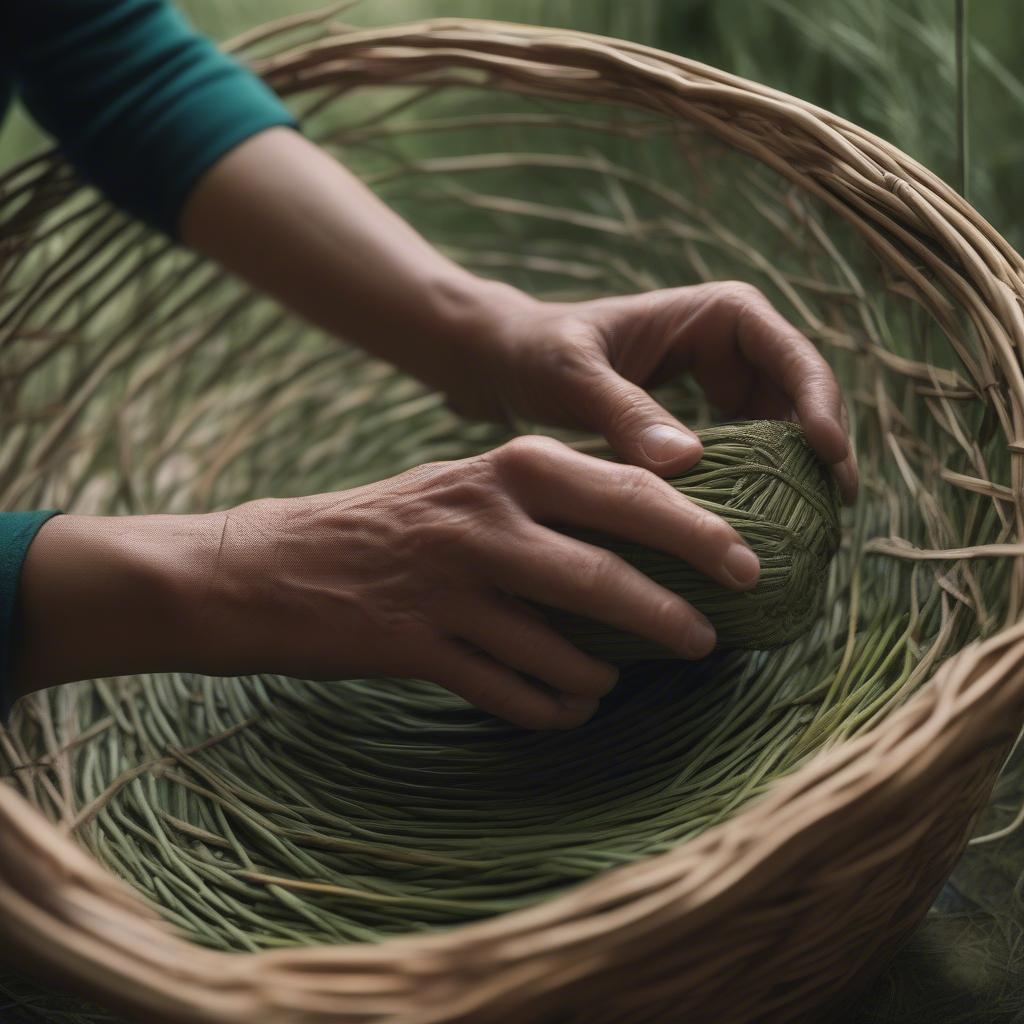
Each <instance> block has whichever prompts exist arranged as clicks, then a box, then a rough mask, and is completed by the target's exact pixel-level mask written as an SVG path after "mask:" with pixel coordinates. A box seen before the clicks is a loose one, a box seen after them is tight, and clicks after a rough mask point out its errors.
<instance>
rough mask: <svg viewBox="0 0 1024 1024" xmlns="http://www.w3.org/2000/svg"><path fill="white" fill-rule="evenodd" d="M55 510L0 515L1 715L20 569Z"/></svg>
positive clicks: (7, 695) (7, 701) (5, 699)
mask: <svg viewBox="0 0 1024 1024" xmlns="http://www.w3.org/2000/svg"><path fill="white" fill-rule="evenodd" d="M58 514H59V513H57V512H56V511H53V510H46V511H41V512H0V716H2V717H6V715H7V712H8V711H9V710H10V707H11V701H10V687H9V685H8V672H9V671H10V660H11V651H12V650H13V648H14V641H15V639H16V637H17V635H18V634H17V628H18V627H17V610H18V604H17V597H18V581H19V579H20V578H21V566H22V563H23V562H24V561H25V554H26V552H27V551H28V547H29V545H30V544H31V543H32V541H33V540H34V539H35V535H36V534H37V533H38V532H39V528H40V527H41V526H42V525H43V523H45V522H46V521H47V519H50V518H51V517H53V516H55V515H58Z"/></svg>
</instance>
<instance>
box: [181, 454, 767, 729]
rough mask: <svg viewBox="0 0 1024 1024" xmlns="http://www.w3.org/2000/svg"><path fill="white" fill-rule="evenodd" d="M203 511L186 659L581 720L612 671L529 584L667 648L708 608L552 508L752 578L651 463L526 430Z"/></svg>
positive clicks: (720, 524) (203, 668)
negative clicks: (315, 491)
mask: <svg viewBox="0 0 1024 1024" xmlns="http://www.w3.org/2000/svg"><path fill="white" fill-rule="evenodd" d="M218 515H219V516H220V517H222V520H221V522H220V524H219V537H218V538H217V540H216V543H215V544H211V545H210V548H211V551H213V550H214V549H215V550H216V554H215V557H213V558H212V559H211V563H212V564H211V568H210V570H209V573H208V576H207V579H206V581H205V582H204V583H203V584H202V591H200V592H201V593H203V595H204V596H203V599H202V600H201V601H198V600H197V601H193V603H192V608H191V612H190V615H191V627H190V632H191V633H192V635H193V636H194V637H195V638H196V640H197V644H196V647H195V654H194V657H193V660H194V662H195V663H194V664H193V665H192V666H191V667H192V668H193V669H194V670H196V671H200V672H204V673H207V674H213V675H239V674H246V673H250V672H274V673H280V674H283V675H288V676H295V677H299V678H306V679H343V678H359V677H366V676H401V677H411V678H419V679H426V680H432V681H434V682H436V683H440V684H441V685H443V686H445V687H447V688H448V689H449V690H452V691H453V692H455V693H457V694H459V695H460V696H462V697H463V698H465V699H466V700H468V701H470V702H471V703H473V704H475V705H476V706H477V707H479V708H481V709H483V710H485V711H488V712H491V713H493V714H495V715H497V716H499V717H501V718H504V719H507V720H508V721H510V722H513V723H516V724H519V725H522V726H526V727H528V728H568V727H572V726H576V725H579V724H581V723H583V722H584V721H586V720H587V719H588V718H589V717H590V716H591V715H592V714H593V712H594V710H595V709H596V707H597V702H598V700H599V699H600V698H601V697H602V696H604V695H605V694H607V693H608V692H609V690H610V689H611V688H612V686H613V685H614V684H615V682H616V680H617V670H616V668H615V667H614V666H612V665H610V664H608V663H606V662H603V661H600V660H598V659H596V658H594V657H591V656H590V655H587V654H585V653H583V652H582V651H580V650H579V649H578V648H576V647H574V646H573V645H572V644H570V643H569V642H568V641H566V640H565V639H563V638H562V637H561V636H560V635H559V634H558V633H557V632H555V631H554V630H553V629H552V628H551V627H550V626H549V625H547V624H546V622H545V620H544V618H543V616H542V615H541V614H540V613H538V611H536V610H535V608H534V607H532V606H531V604H528V603H527V602H531V603H538V604H542V605H548V606H553V607H557V608H562V609H566V610H569V611H572V612H576V613H578V614H582V615H586V616H589V617H590V618H593V619H597V620H600V621H603V622H606V623H608V624H610V625H612V626H615V627H617V628H619V629H622V630H626V631H629V632H632V633H636V634H639V635H640V636H643V637H646V638H648V639H650V640H653V641H656V642H658V643H660V644H663V645H664V646H665V647H667V648H669V649H671V650H673V651H676V652H678V653H679V655H681V656H682V657H684V658H700V657H703V656H704V655H706V654H708V653H709V652H710V651H711V649H712V648H713V646H714V631H713V629H712V627H711V624H710V623H709V622H708V621H707V619H706V618H705V617H704V616H703V615H701V614H700V613H699V612H698V611H697V610H696V609H695V608H694V607H693V606H692V605H690V604H689V603H687V602H686V601H685V600H683V599H682V598H681V597H678V596H677V595H675V594H672V593H671V592H669V591H668V590H666V589H664V588H663V587H661V586H660V585H658V584H656V583H655V582H654V581H652V580H651V579H649V578H648V577H646V576H644V575H643V574H642V573H640V572H639V571H638V570H636V569H634V568H633V567H632V566H630V565H629V564H628V563H626V562H625V561H623V560H622V559H620V558H619V557H618V556H616V555H613V554H611V553H610V552H608V551H606V550H604V549H602V548H598V547H595V546H593V545H590V544H587V543H584V542H582V541H579V540H575V539H572V538H570V537H568V536H566V535H564V534H562V533H559V532H557V531H556V530H555V529H552V528H551V527H555V526H565V527H577V528H588V529H596V530H601V531H604V532H607V533H612V534H617V535H619V536H621V537H624V538H628V539H631V540H634V541H637V542H640V543H643V544H646V545H648V546H650V547H654V548H660V549H662V550H664V551H666V552H669V553H671V554H673V555H675V556H677V557H679V558H682V559H684V560H686V561H687V562H690V563H691V564H693V565H694V566H695V567H697V568H698V569H700V570H701V571H702V572H704V573H706V574H707V575H708V576H711V577H713V578H714V579H716V580H717V581H719V582H721V583H722V584H723V585H725V586H728V587H732V588H734V589H746V588H748V587H750V586H753V585H754V583H755V582H756V579H757V574H758V571H759V566H758V563H757V559H756V556H755V555H754V554H753V552H752V551H750V549H749V548H748V547H747V546H746V544H745V543H744V542H743V540H742V539H741V538H740V536H739V535H738V534H737V533H736V532H735V531H734V530H733V529H732V527H730V526H729V525H728V524H727V523H726V522H725V521H724V520H722V519H720V518H719V517H717V516H714V515H712V514H710V513H708V512H706V511H704V510H703V509H701V508H700V507H699V506H697V505H696V504H695V503H693V502H692V501H690V500H689V499H688V498H686V497H684V496H683V495H681V494H679V493H678V492H677V491H676V490H675V489H674V488H673V487H671V486H670V485H669V484H668V483H666V482H665V481H664V480H661V479H659V478H658V477H657V476H656V475H655V474H654V473H651V472H649V471H648V470H646V469H641V468H639V467H636V466H629V465H623V464H619V463H614V462H608V461H605V460H602V459H598V458H594V457H591V456H588V455H583V454H580V453H579V452H576V451H574V450H573V449H571V448H569V447H567V446H566V445H564V444H562V443H560V442H558V441H555V440H552V439H550V438H542V437H521V438H517V439H516V440H514V441H511V442H509V443H508V444H505V445H503V446H502V447H500V448H497V449H495V450H493V451H491V452H487V453H485V454H483V455H479V456H475V457H473V458H468V459H462V460H459V461H454V462H441V463H433V464H428V465H424V466H420V467H417V468H415V469H411V470H409V471H407V472H405V473H402V474H400V475H399V476H396V477H393V478H391V479H389V480H384V481H381V482H379V483H375V484H369V485H367V486H364V487H359V488H355V489H353V490H349V491H342V492H338V493H334V494H320V495H316V496H313V497H306V498H287V499H265V500H257V501H252V502H248V503H246V504H243V505H240V506H238V507H237V508H234V509H231V510H229V511H228V512H224V513H218ZM730 567H731V569H732V572H731V573H730V571H729V570H730Z"/></svg>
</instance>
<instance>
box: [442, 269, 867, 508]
mask: <svg viewBox="0 0 1024 1024" xmlns="http://www.w3.org/2000/svg"><path fill="white" fill-rule="evenodd" d="M491 309H492V310H493V313H492V318H491V322H490V327H489V329H488V330H487V331H485V332H483V333H482V334H481V335H480V338H481V340H480V341H479V343H478V346H477V348H476V350H475V356H476V360H475V362H474V361H473V360H472V359H467V360H464V362H463V363H462V366H463V367H466V366H469V367H471V370H470V372H469V373H467V372H466V370H465V369H463V372H462V376H461V377H457V378H454V379H453V380H452V381H450V382H449V383H448V385H447V386H446V390H447V392H448V394H449V400H450V402H451V403H452V405H453V407H454V408H455V409H456V410H458V411H460V412H462V413H464V414H466V415H469V416H476V417H485V418H494V419H501V418H502V416H503V414H505V413H507V412H508V411H512V412H515V413H518V414H519V415H520V416H523V417H525V418H527V419H530V420H532V421H534V422H541V423H549V424H552V425H555V426H567V427H579V428H584V429H589V430H594V431H597V432H599V433H601V434H603V435H604V436H605V437H606V438H607V440H608V441H609V443H610V444H611V446H612V447H613V448H614V449H615V451H616V452H618V454H619V455H620V456H622V457H623V458H624V459H626V460H628V461H629V462H632V463H634V464H636V465H638V466H644V467H646V468H647V469H649V470H651V471H652V472H655V473H657V474H658V475H660V476H672V475H677V474H679V473H681V472H682V471H683V470H685V469H687V468H689V467H690V466H692V465H693V464H694V463H695V462H696V461H697V460H698V459H699V458H700V454H701V445H700V441H699V440H698V439H697V437H696V435H695V434H694V433H693V432H692V431H691V430H690V429H689V428H687V427H686V425H685V424H683V423H680V422H679V421H678V420H677V419H676V418H675V417H674V416H672V415H671V414H670V413H669V412H668V411H666V410H665V409H664V408H663V407H662V406H661V405H659V404H658V402H656V401H655V400H654V399H653V398H652V397H651V396H650V395H649V394H648V393H647V389H649V388H651V387H653V386H656V385H657V384H660V383H663V382H664V381H666V380H668V379H669V378H671V377H673V376H675V375H677V374H680V373H691V374H693V376H694V378H695V379H696V381H697V383H698V384H700V386H701V387H702V388H703V389H704V391H705V393H706V394H707V396H708V398H709V399H710V401H711V402H712V404H713V405H715V406H716V407H717V408H718V409H719V410H720V411H721V412H723V413H724V414H725V415H726V416H729V417H731V418H737V417H744V418H752V419H760V418H764V419H795V420H797V421H798V422H799V423H800V424H801V425H802V426H803V428H804V431H805V433H806V435H807V439H808V441H809V443H810V444H811V446H812V447H813V448H814V450H815V451H816V452H817V453H818V455H819V456H820V458H821V459H822V461H823V462H825V463H826V464H828V465H831V466H832V467H833V470H834V473H835V476H836V479H837V481H838V483H839V486H840V491H841V493H842V495H843V499H844V500H845V501H846V502H847V503H849V502H852V501H853V500H854V498H855V497H856V494H857V466H856V462H855V459H854V456H853V453H852V450H851V449H850V445H849V440H848V421H847V416H846V408H845V405H844V403H843V398H842V394H841V392H840V389H839V385H838V383H837V382H836V379H835V376H834V375H833V373H832V371H831V369H830V368H829V366H828V364H827V363H826V362H825V360H824V359H823V358H822V356H821V355H820V354H819V353H818V351H817V349H815V347H814V346H813V345H812V344H811V342H810V341H808V340H807V338H805V337H804V336H803V335H802V334H801V333H800V332H799V331H798V330H797V329H796V328H795V327H793V326H792V325H791V324H790V323H789V322H788V321H786V320H785V319H784V318H783V317H782V316H781V314H779V313H778V312H777V311H776V310H775V309H774V308H773V307H772V306H771V304H770V303H769V302H768V300H767V299H766V298H765V297H764V296H763V295H762V294H761V293H760V292H759V291H758V290H757V289H756V288H753V287H752V286H750V285H747V284H744V283H742V282H738V281H726V282H719V283H715V284H705V285H694V286H691V287H685V288H671V289H664V290H661V291H654V292H649V293H646V294H640V295H627V296H621V297H617V298H608V299H598V300H595V301H591V302H580V303H544V302H537V301H534V300H532V299H528V298H527V297H526V296H524V295H523V294H522V293H521V292H515V290H514V289H507V288H506V289H505V290H504V291H498V290H497V289H496V290H495V293H494V299H493V301H492V302H491Z"/></svg>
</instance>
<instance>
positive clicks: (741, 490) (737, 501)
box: [549, 420, 840, 662]
mask: <svg viewBox="0 0 1024 1024" xmlns="http://www.w3.org/2000/svg"><path fill="white" fill-rule="evenodd" d="M698 433H699V436H700V439H701V441H702V442H703V443H704V455H703V456H702V458H701V460H700V462H698V463H697V465H696V466H694V467H693V468H692V469H691V470H689V471H688V472H687V473H685V474H684V475H682V476H679V477H676V478H674V479H671V480H669V483H671V484H672V485H673V486H674V487H675V488H676V489H677V490H679V491H681V492H682V493H683V494H685V495H686V496H687V497H689V498H691V499H692V500H693V501H695V502H696V503H697V504H698V505H700V506H702V507H703V508H706V509H708V510H709V511H711V512H714V513H716V514H717V515H720V516H722V517H723V518H724V519H725V520H726V521H727V522H729V523H730V524H731V525H732V526H733V527H734V528H735V529H736V530H737V532H738V533H739V534H740V535H741V536H742V537H743V538H744V540H746V541H747V543H748V544H750V546H751V547H752V548H753V549H754V551H756V552H757V554H758V556H759V557H760V559H761V576H760V579H759V580H758V583H757V586H756V587H754V588H752V589H751V590H747V591H742V592H738V591H735V590H729V589H728V588H726V587H723V586H721V585H720V584H718V583H716V582H714V581H713V580H711V579H709V578H708V577H707V576H705V575H703V574H702V573H700V572H698V571H697V570H696V569H694V568H693V567H692V566H691V565H689V564H688V563H686V562H684V561H682V560H680V559H678V558H675V557H673V556H671V555H669V554H667V553H665V552H664V551H657V550H654V549H653V548H648V547H645V546H643V545H640V544H636V543H633V542H631V541H625V540H621V539H620V538H617V537H613V536H610V535H608V534H604V533H596V532H593V531H571V532H572V535H573V536H574V537H578V538H580V539H583V540H587V541H589V542H590V543H593V544H599V545H600V546H602V547H604V548H607V549H608V550H610V551H613V552H615V554H617V555H620V556H621V557H622V558H624V559H625V560H626V561H627V562H629V563H630V564H631V565H634V566H636V568H638V569H640V570H641V572H643V573H645V574H646V575H648V576H650V577H651V579H653V580H656V581H657V582H658V583H660V584H662V585H663V586H665V587H667V588H668V589H669V590H671V591H673V592H674V593H676V594H679V595H681V596H682V597H684V598H686V600H688V601H690V602H691V603H692V604H693V605H694V606H696V607H697V608H699V609H700V610H701V611H702V612H703V613H704V614H705V615H706V616H707V617H708V618H709V619H710V620H711V622H712V624H713V625H714V627H715V629H716V631H717V633H718V644H717V647H718V649H719V650H766V649H769V648H773V647H780V646H782V645H783V644H786V643H789V642H790V641H791V640H795V639H796V638H797V637H798V636H800V635H801V634H802V633H803V632H805V631H806V630H807V629H808V628H809V627H810V625H811V623H812V622H813V621H814V619H815V618H816V617H817V616H818V615H819V613H820V612H821V607H822V601H823V597H824V590H825V583H826V580H827V578H828V570H829V563H830V562H831V560H832V557H833V556H834V555H835V553H836V551H837V550H838V547H839V535H840V528H839V508H840V503H839V491H838V488H837V486H836V483H835V478H834V477H833V475H832V473H831V471H830V470H829V469H828V468H827V467H826V466H824V465H823V464H822V462H821V461H820V460H819V459H818V457H817V456H816V455H815V454H814V452H813V451H812V450H811V448H810V446H809V445H808V443H807V441H806V439H805V437H804V433H803V430H802V429H801V428H800V427H799V426H797V425H796V424H793V423H788V422H784V421H778V420H755V421H747V422H737V423H729V424H725V425H723V426H717V427H709V428H707V429H706V430H701V431H699V432H698ZM566 532H570V531H566ZM549 616H550V618H551V620H552V622H553V623H554V624H555V625H556V626H557V628H558V630H559V631H560V632H561V633H562V634H563V635H565V636H566V637H567V638H568V639H570V640H571V641H572V642H573V643H574V644H576V646H578V647H580V648H582V649H583V650H585V651H588V652H589V653H591V654H594V655H596V656H597V657H600V658H604V659H606V660H608V661H612V662H630V661H642V660H648V659H654V658H678V655H677V654H675V653H674V652H672V651H670V650H667V649H666V648H664V647H662V646H660V645H659V644H656V643H654V642H653V641H650V640H647V639H644V638H643V637H639V636H635V635H633V634H630V633H624V632H622V631H621V630H617V629H614V628H613V627H611V626H607V625H605V624H603V623H600V622H595V621H593V620H591V619H587V618H584V617H581V616H578V615H572V614H569V613H565V612H560V611H552V612H550V613H549Z"/></svg>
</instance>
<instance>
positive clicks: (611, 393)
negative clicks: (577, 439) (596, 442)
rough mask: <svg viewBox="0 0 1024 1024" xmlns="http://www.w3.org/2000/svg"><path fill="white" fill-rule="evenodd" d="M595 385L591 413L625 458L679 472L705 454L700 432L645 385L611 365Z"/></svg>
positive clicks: (591, 392)
mask: <svg viewBox="0 0 1024 1024" xmlns="http://www.w3.org/2000/svg"><path fill="white" fill-rule="evenodd" d="M589 384H590V387H589V389H588V391H589V395H588V404H589V406H590V417H589V418H590V420H591V421H592V423H593V425H594V426H595V427H596V428H597V429H598V430H599V431H600V432H601V433H602V434H604V436H605V437H606V438H607V439H608V443H609V444H610V445H611V446H612V448H613V449H614V450H615V452H616V453H617V454H618V455H620V456H621V457H622V458H624V459H626V460H627V461H628V462H632V463H633V464H634V465H637V466H643V467H644V468H645V469H649V470H651V472H653V473H657V474H658V476H675V475H677V474H679V473H682V472H683V471H684V470H687V469H689V468H690V467H691V466H692V465H694V464H695V463H696V462H697V461H698V460H699V459H700V457H701V455H702V454H703V452H704V446H703V445H702V444H701V443H700V439H699V438H698V437H697V435H696V434H695V433H694V432H693V431H692V430H690V429H689V427H685V426H683V424H682V423H680V422H679V420H677V419H676V418H675V417H674V416H673V415H672V414H671V413H669V412H668V411H667V410H665V409H664V408H662V406H661V405H659V404H658V402H656V401H655V400H654V399H653V398H652V397H651V396H650V395H649V394H648V393H647V392H646V391H644V389H643V388H641V387H637V385H636V384H632V383H630V382H629V381H628V380H626V379H625V378H624V377H620V376H619V375H618V374H617V373H616V372H615V371H614V370H613V369H612V368H611V367H610V366H609V367H608V368H607V369H606V370H602V371H601V373H600V374H599V375H598V376H597V377H596V378H591V380H590V382H589Z"/></svg>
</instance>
